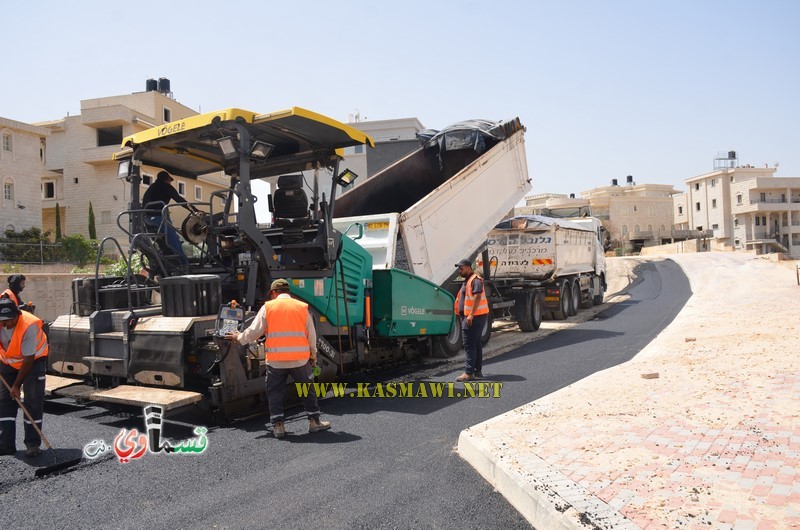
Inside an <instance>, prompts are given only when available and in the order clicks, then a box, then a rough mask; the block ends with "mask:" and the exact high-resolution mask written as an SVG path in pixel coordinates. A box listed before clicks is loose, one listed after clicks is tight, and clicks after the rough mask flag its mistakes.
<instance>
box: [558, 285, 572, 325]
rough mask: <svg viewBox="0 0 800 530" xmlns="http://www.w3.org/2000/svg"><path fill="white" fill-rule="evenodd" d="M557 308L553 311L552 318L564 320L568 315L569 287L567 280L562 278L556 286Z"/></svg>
mask: <svg viewBox="0 0 800 530" xmlns="http://www.w3.org/2000/svg"><path fill="white" fill-rule="evenodd" d="M558 291H559V295H558V309H557V310H555V311H553V319H554V320H565V319H566V318H567V317H568V316H569V315H570V310H569V306H570V303H571V302H570V301H571V296H572V295H571V289H570V288H569V280H563V281H562V282H561V285H559V287H558Z"/></svg>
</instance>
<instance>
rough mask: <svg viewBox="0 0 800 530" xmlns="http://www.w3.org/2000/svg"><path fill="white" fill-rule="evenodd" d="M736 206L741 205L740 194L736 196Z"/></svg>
mask: <svg viewBox="0 0 800 530" xmlns="http://www.w3.org/2000/svg"><path fill="white" fill-rule="evenodd" d="M736 204H742V194H741V193H737V194H736Z"/></svg>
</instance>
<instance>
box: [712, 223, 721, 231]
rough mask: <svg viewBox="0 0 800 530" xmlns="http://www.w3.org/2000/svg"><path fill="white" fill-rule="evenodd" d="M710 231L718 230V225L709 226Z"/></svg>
mask: <svg viewBox="0 0 800 530" xmlns="http://www.w3.org/2000/svg"><path fill="white" fill-rule="evenodd" d="M711 229H712V230H719V225H718V224H713V225H711Z"/></svg>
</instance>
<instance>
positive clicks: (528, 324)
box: [514, 291, 542, 333]
mask: <svg viewBox="0 0 800 530" xmlns="http://www.w3.org/2000/svg"><path fill="white" fill-rule="evenodd" d="M514 307H519V309H517V311H516V312H515V314H514V316H515V318H516V319H517V324H519V329H520V330H521V331H524V332H526V333H530V332H532V331H536V330H537V329H539V326H541V325H542V297H541V296H540V295H539V292H538V291H531V292H530V293H525V295H524V297H522V298H521V299H517V303H516V304H514Z"/></svg>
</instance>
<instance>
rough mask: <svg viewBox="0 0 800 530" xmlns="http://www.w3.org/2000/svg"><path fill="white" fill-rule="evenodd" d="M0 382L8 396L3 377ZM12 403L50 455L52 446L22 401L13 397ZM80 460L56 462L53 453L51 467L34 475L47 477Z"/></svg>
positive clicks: (41, 468)
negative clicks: (14, 402) (21, 413)
mask: <svg viewBox="0 0 800 530" xmlns="http://www.w3.org/2000/svg"><path fill="white" fill-rule="evenodd" d="M0 381H2V382H3V386H5V387H6V388H7V389H8V392H9V394H10V393H11V387H10V386H8V383H7V382H6V379H5V377H3V376H0ZM14 401H16V402H17V405H19V408H21V409H22V412H24V413H25V417H26V418H28V421H29V422H31V425H32V426H33V428H34V429H35V430H36V433H37V434H38V435H39V436H40V437H41V438H42V441H43V442H44V445H45V447H47V449H48V450H49V451H50V452H51V453H52V452H53V446H52V445H50V442H49V441H48V440H47V437H46V436H45V435H44V433H43V432H42V430H41V429H40V428H39V426H38V425H36V422H35V421H34V420H33V416H31V413H30V412H28V409H27V408H25V405H23V404H22V401H20V400H19V398H16V397H15V398H14ZM81 460H83V458H72V459H70V460H65V461H63V462H57V461H56V454H55V453H53V462H54V463H53V465H51V466H47V467H40V468H39V469H37V470H36V473H35V475H36V476H37V477H43V476H45V475H49V474H50V473H55V472H56V471H61V470H62V469H66V468H68V467H72V466H74V465H77V464H80V462H81Z"/></svg>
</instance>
